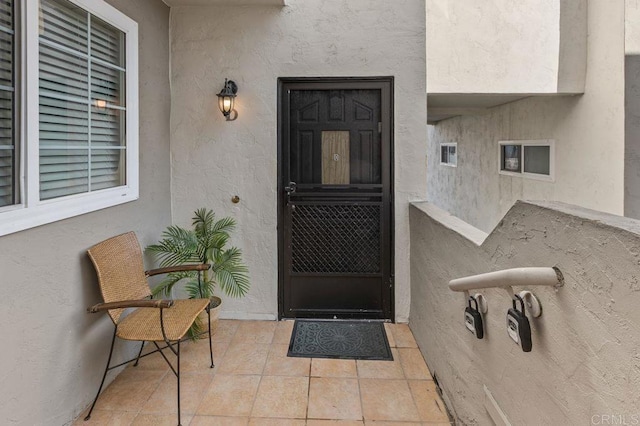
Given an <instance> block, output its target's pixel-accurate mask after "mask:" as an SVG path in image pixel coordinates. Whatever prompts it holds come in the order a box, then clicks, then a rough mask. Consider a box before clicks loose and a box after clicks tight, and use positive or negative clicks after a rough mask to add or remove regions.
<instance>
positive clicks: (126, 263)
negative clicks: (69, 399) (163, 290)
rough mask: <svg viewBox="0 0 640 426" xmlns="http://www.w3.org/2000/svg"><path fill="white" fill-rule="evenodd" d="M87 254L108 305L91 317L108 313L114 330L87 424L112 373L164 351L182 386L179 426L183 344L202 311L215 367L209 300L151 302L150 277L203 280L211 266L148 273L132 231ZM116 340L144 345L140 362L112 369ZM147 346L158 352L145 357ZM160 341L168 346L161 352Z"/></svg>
mask: <svg viewBox="0 0 640 426" xmlns="http://www.w3.org/2000/svg"><path fill="white" fill-rule="evenodd" d="M88 253H89V257H90V258H91V261H92V262H93V266H94V267H95V270H96V273H97V275H98V284H99V285H100V291H101V293H102V298H103V299H104V303H99V304H97V305H94V306H92V307H90V308H88V309H87V311H88V312H90V313H96V312H102V311H107V313H108V314H109V316H110V317H111V320H112V321H113V324H114V325H115V329H114V332H113V337H112V339H111V349H110V350H109V358H108V359H107V366H106V367H105V370H104V375H103V376H102V382H101V383H100V387H99V388H98V392H97V393H96V397H95V399H94V400H93V404H92V405H91V409H90V410H89V414H88V415H87V416H86V417H85V420H89V418H90V417H91V413H92V412H93V408H94V407H95V405H96V402H97V401H98V397H99V396H100V391H101V390H102V386H103V385H104V380H105V378H106V376H107V372H108V371H109V370H112V369H114V368H117V367H120V366H122V365H125V364H128V363H130V362H133V361H135V364H134V366H136V365H138V361H139V360H140V358H142V357H145V356H148V355H151V354H153V353H155V352H160V354H161V355H162V357H163V358H164V359H165V361H166V362H167V364H169V367H170V368H171V371H173V373H174V374H175V376H176V378H177V381H178V425H180V342H181V341H183V340H184V339H185V335H186V333H187V331H188V330H189V328H190V327H191V324H192V323H193V322H194V320H195V319H196V317H197V316H198V314H200V312H202V311H203V310H206V311H207V314H208V316H209V353H210V357H211V368H213V367H214V365H213V350H212V343H211V321H210V319H211V312H210V304H209V299H184V300H152V299H150V297H151V291H150V290H149V285H148V283H147V277H150V276H152V275H158V274H165V273H168V272H174V271H198V275H200V273H201V271H204V270H207V269H208V268H209V267H210V265H207V264H198V265H181V266H174V267H168V268H160V269H153V270H150V271H145V270H144V267H143V263H142V250H141V249H140V244H139V243H138V240H137V238H136V235H135V234H134V233H133V232H128V233H126V234H122V235H118V236H116V237H113V238H110V239H108V240H106V241H103V242H101V243H99V244H96V245H95V246H93V247H91V248H90V249H89V250H88ZM127 308H134V310H133V311H132V312H130V313H129V314H128V315H123V313H124V311H125V309H127ZM116 337H118V338H120V339H124V340H136V341H141V342H142V344H141V347H140V352H139V353H138V356H137V357H136V358H134V359H130V360H128V361H125V362H122V363H119V364H118V365H113V366H110V364H111V356H112V355H113V346H114V343H115V340H116ZM145 342H152V343H153V344H154V345H155V347H156V349H155V350H154V351H152V352H149V353H147V354H145V355H142V350H143V348H144V344H145ZM159 342H160V343H164V345H163V346H162V347H161V346H160V345H159V344H158V343H159ZM164 349H168V350H169V351H170V352H172V353H173V354H174V355H175V366H174V365H172V363H171V362H170V360H169V358H167V356H166V355H165V353H164V352H163V350H164Z"/></svg>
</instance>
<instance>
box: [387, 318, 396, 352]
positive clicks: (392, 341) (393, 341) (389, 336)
mask: <svg viewBox="0 0 640 426" xmlns="http://www.w3.org/2000/svg"><path fill="white" fill-rule="evenodd" d="M392 325H393V324H391V323H388V322H385V323H384V330H385V331H386V333H387V340H388V341H389V346H391V347H392V348H395V347H396V339H394V338H393V332H392V331H391V326H392Z"/></svg>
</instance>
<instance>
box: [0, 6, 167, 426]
mask: <svg viewBox="0 0 640 426" xmlns="http://www.w3.org/2000/svg"><path fill="white" fill-rule="evenodd" d="M109 3H111V4H112V5H114V6H116V7H117V8H119V9H120V10H121V11H123V12H124V13H125V14H127V15H128V16H130V17H131V18H133V19H135V20H136V21H137V22H138V25H139V35H140V60H139V66H140V75H141V76H143V78H142V79H141V80H140V105H139V110H140V129H139V132H140V133H139V134H140V152H141V155H140V199H139V200H137V201H134V202H131V203H127V204H124V205H121V206H117V207H112V208H108V209H104V210H100V211H97V212H94V213H90V214H85V215H82V216H78V217H74V218H71V219H67V220H63V221H60V222H56V223H52V224H49V225H44V226H40V227H37V228H34V229H30V230H26V231H22V232H18V233H15V234H11V235H6V236H3V237H0V284H2V293H3V298H2V299H3V302H2V304H3V307H2V308H1V309H0V323H1V324H2V339H3V344H2V357H1V358H2V362H1V363H0V377H2V389H1V390H0V423H2V424H20V425H63V424H69V423H70V422H71V421H72V420H73V418H74V417H75V416H77V415H78V414H79V413H80V412H81V411H82V410H84V409H85V407H86V406H87V404H88V403H89V402H90V400H91V398H92V397H93V395H94V393H95V391H96V390H97V386H98V385H99V383H100V379H101V376H102V371H101V370H102V369H103V368H104V362H106V355H107V354H108V350H109V343H110V342H109V339H110V337H109V336H110V335H111V333H112V330H113V325H112V323H111V321H110V320H109V319H108V317H107V316H106V315H89V314H87V313H86V308H87V307H88V306H90V305H92V304H95V303H98V302H100V301H101V297H100V295H99V292H98V286H97V282H96V276H95V273H94V271H93V268H92V266H91V263H90V261H89V258H88V257H87V255H86V249H87V248H89V247H90V246H92V245H93V244H95V243H97V242H99V241H101V240H104V239H106V238H109V237H111V236H114V235H117V234H120V233H123V232H126V231H129V230H135V231H136V233H137V235H138V237H139V238H140V240H141V242H142V244H149V243H152V242H154V241H155V240H156V238H157V236H158V232H159V230H161V229H162V228H163V227H164V226H166V225H168V224H169V223H171V216H170V194H169V185H170V169H169V108H170V104H169V96H170V93H169V38H168V23H169V8H168V7H166V6H165V5H164V4H163V3H161V2H160V1H157V0H136V1H135V2H131V1H128V0H110V1H109ZM132 352H135V348H134V347H133V345H127V344H120V345H118V346H116V352H115V354H114V357H115V358H116V359H119V360H123V358H124V356H125V355H131V353H132ZM114 377H115V375H114V374H111V375H110V376H109V378H108V380H109V381H110V380H113V378H114Z"/></svg>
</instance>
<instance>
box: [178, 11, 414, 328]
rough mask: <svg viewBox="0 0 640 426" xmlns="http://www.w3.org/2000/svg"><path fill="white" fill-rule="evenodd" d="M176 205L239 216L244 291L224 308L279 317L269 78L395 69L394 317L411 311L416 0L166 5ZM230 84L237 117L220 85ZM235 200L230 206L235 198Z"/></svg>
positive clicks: (188, 211) (273, 102)
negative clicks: (230, 113) (224, 106)
mask: <svg viewBox="0 0 640 426" xmlns="http://www.w3.org/2000/svg"><path fill="white" fill-rule="evenodd" d="M171 40H172V42H171V43H172V61H171V63H172V68H171V70H172V80H171V81H172V112H171V155H172V170H173V172H172V212H173V218H174V221H175V222H176V223H181V224H188V223H189V221H190V219H191V216H192V212H193V210H194V209H196V208H198V207H200V206H206V207H209V208H212V209H214V211H216V213H217V214H218V215H219V216H223V215H230V216H233V217H235V218H236V219H237V221H238V230H237V232H236V234H235V237H234V238H233V243H235V244H237V245H238V246H239V247H241V248H242V249H243V250H244V256H245V260H246V262H247V263H248V266H249V269H250V274H251V282H252V288H251V292H250V294H249V295H248V296H247V297H245V298H243V299H226V300H225V304H224V306H223V312H222V316H226V317H236V318H241V317H245V318H246V317H251V318H275V317H276V315H277V290H278V269H277V259H278V257H277V254H278V253H277V229H276V226H277V188H276V185H277V173H278V167H277V165H278V163H277V157H278V156H277V149H278V141H277V79H278V77H310V76H313V77H318V76H394V78H395V80H394V81H395V103H394V108H395V121H394V130H395V135H394V138H395V146H394V151H395V152H394V155H395V158H394V161H395V179H394V190H395V241H396V243H395V273H396V278H395V283H396V293H395V296H396V303H395V306H396V318H397V319H398V320H400V321H406V320H407V318H408V315H409V296H410V291H409V260H408V257H409V251H408V250H409V247H408V241H409V226H408V202H409V201H410V200H416V199H424V197H425V195H426V164H425V159H424V158H425V157H424V155H425V148H426V147H425V124H424V123H425V120H426V77H425V72H426V71H425V9H424V1H423V0H403V1H395V2H388V1H385V0H355V1H348V2H347V1H339V0H323V1H307V0H292V1H288V2H287V6H286V7H284V8H274V7H263V8H260V7H251V8H243V7H177V8H172V12H171ZM225 77H226V78H230V79H233V80H235V81H236V82H237V83H238V86H239V91H238V97H237V108H236V109H237V110H238V114H239V116H238V119H237V120H236V121H232V122H226V121H224V119H223V117H222V115H221V114H220V112H219V111H218V107H217V99H216V93H217V92H218V91H220V89H221V87H222V83H223V82H224V78H225ZM236 194H237V195H238V196H239V197H240V200H241V201H240V203H239V204H237V205H234V204H232V203H231V201H230V200H231V197H232V196H233V195H236Z"/></svg>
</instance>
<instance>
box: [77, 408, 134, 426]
mask: <svg viewBox="0 0 640 426" xmlns="http://www.w3.org/2000/svg"><path fill="white" fill-rule="evenodd" d="M88 412H89V410H86V411H85V412H84V413H82V415H81V416H80V417H78V419H76V421H75V422H74V423H73V424H74V425H77V426H80V425H85V426H129V425H130V424H131V422H133V419H134V418H135V417H136V416H137V415H138V413H137V412H135V411H106V410H93V413H91V418H90V419H89V420H87V421H86V422H85V421H84V418H85V417H86V416H87V413H88Z"/></svg>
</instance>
